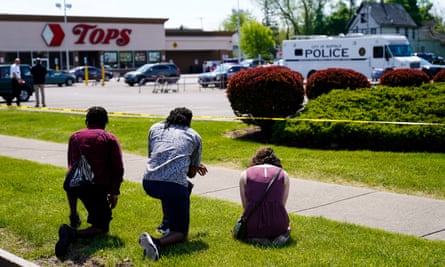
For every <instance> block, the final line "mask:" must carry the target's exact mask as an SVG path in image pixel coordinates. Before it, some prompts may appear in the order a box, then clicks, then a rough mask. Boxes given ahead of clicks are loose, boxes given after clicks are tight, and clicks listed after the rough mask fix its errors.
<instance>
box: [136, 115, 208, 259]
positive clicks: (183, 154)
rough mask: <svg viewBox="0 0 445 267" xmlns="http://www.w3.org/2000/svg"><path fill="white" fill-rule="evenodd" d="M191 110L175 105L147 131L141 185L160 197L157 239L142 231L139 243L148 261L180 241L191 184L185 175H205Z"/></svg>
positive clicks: (184, 231)
mask: <svg viewBox="0 0 445 267" xmlns="http://www.w3.org/2000/svg"><path fill="white" fill-rule="evenodd" d="M191 120H192V112H191V110H189V109H187V108H175V109H174V110H172V111H170V115H169V116H168V118H167V119H166V120H165V121H162V122H159V123H156V124H154V125H153V126H152V127H151V128H150V131H149V133H148V161H147V164H146V168H145V173H144V179H143V187H144V190H145V192H146V193H147V194H148V195H149V196H151V197H153V198H156V199H160V200H161V205H162V212H163V219H162V223H161V224H160V225H159V226H158V231H159V232H161V233H162V234H163V236H162V237H161V238H159V239H158V238H153V237H151V236H150V235H149V234H148V233H146V232H144V233H142V234H141V235H140V236H139V244H140V245H141V246H142V248H143V249H144V254H145V256H146V257H147V258H149V259H151V260H158V259H159V257H160V255H159V251H160V248H161V247H164V246H167V245H172V244H176V243H179V242H183V241H185V240H186V238H187V234H188V230H189V222H190V194H191V190H192V187H193V185H192V184H191V183H190V182H189V181H188V179H187V177H189V178H193V177H195V175H196V173H198V174H199V175H201V176H204V175H206V173H207V168H206V166H204V165H203V164H201V152H202V141H201V137H200V136H199V134H198V133H197V132H196V131H195V130H193V129H192V128H190V124H191Z"/></svg>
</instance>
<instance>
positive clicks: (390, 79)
mask: <svg viewBox="0 0 445 267" xmlns="http://www.w3.org/2000/svg"><path fill="white" fill-rule="evenodd" d="M429 81H430V77H429V76H428V74H426V73H425V72H423V71H421V70H418V69H395V70H390V71H386V72H385V73H383V75H382V77H381V78H380V84H381V85H386V86H391V87H409V86H416V87H417V86H420V85H422V84H423V83H428V82H429Z"/></svg>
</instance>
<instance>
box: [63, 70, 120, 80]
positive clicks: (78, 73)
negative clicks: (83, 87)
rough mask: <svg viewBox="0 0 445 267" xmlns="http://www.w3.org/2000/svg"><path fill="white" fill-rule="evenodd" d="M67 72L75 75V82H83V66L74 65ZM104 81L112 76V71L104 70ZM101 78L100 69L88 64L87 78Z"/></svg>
mask: <svg viewBox="0 0 445 267" xmlns="http://www.w3.org/2000/svg"><path fill="white" fill-rule="evenodd" d="M68 74H71V75H74V77H76V82H79V83H81V82H83V81H84V80H85V66H79V67H75V68H73V69H70V70H69V71H68ZM104 74H105V77H104V78H105V81H109V80H111V79H112V78H113V72H111V71H108V70H105V71H104ZM101 79H102V70H101V69H100V68H96V67H93V66H88V80H94V81H100V80H101Z"/></svg>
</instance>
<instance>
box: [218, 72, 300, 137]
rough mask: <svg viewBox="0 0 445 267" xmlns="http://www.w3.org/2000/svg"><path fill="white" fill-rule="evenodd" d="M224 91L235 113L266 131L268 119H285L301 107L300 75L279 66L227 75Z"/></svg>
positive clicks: (268, 124) (268, 127) (269, 125)
mask: <svg viewBox="0 0 445 267" xmlns="http://www.w3.org/2000/svg"><path fill="white" fill-rule="evenodd" d="M226 92H227V97H228V99H229V102H230V105H231V107H232V109H233V112H234V113H235V115H236V116H238V117H243V119H242V120H243V121H244V122H246V123H249V124H254V125H258V126H260V127H261V129H262V130H265V131H270V130H271V127H272V125H273V122H274V121H273V120H271V119H269V118H285V117H287V116H289V115H293V114H295V113H296V112H297V111H298V110H299V109H301V108H302V107H303V101H304V89H303V76H301V74H299V73H297V72H294V71H292V70H290V69H288V68H286V67H280V66H270V67H262V68H252V69H248V70H246V71H241V72H239V73H237V74H235V75H234V76H233V77H231V78H230V80H229V83H228V86H227V91H226ZM266 134H267V132H266Z"/></svg>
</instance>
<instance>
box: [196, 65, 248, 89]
mask: <svg viewBox="0 0 445 267" xmlns="http://www.w3.org/2000/svg"><path fill="white" fill-rule="evenodd" d="M246 69H249V67H246V66H243V65H238V64H231V63H223V64H221V65H218V66H217V67H216V68H215V69H214V70H213V71H210V72H204V73H201V74H199V76H198V83H199V84H200V85H201V86H202V87H208V86H209V85H213V86H215V87H219V88H225V87H226V86H227V83H228V81H229V79H230V77H231V76H232V75H234V74H235V73H238V72H240V71H242V70H246Z"/></svg>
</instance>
